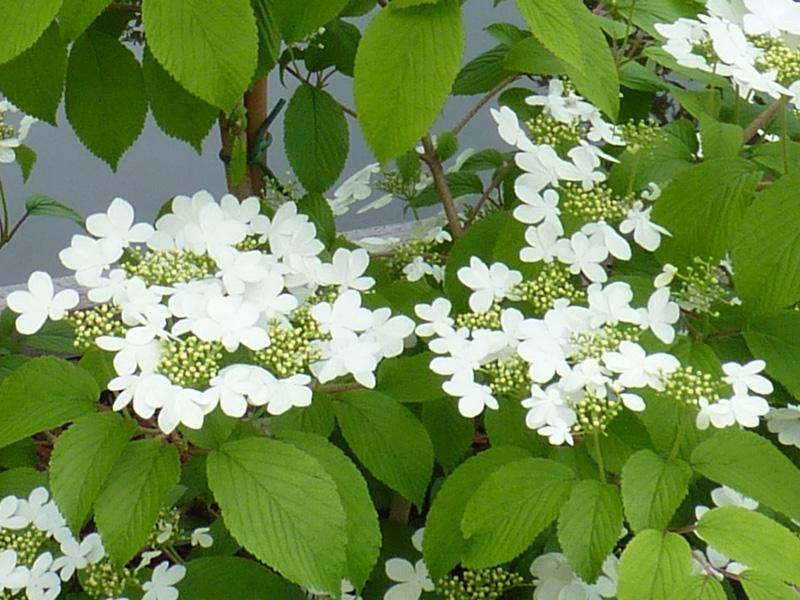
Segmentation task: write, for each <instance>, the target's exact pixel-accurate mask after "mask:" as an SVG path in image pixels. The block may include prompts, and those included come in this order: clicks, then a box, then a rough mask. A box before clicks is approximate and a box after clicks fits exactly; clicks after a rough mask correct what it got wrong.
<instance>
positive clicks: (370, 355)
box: [311, 329, 381, 388]
mask: <svg viewBox="0 0 800 600" xmlns="http://www.w3.org/2000/svg"><path fill="white" fill-rule="evenodd" d="M320 347H321V349H322V351H323V355H324V356H325V358H324V359H323V360H320V361H317V362H315V363H312V364H311V372H312V373H313V374H314V376H315V377H316V378H317V379H319V381H320V383H327V382H328V381H331V380H333V379H336V378H337V377H340V376H342V375H346V374H348V373H350V374H351V375H353V377H354V378H355V380H356V381H358V382H359V383H360V384H361V385H363V386H365V387H368V388H374V387H375V369H376V368H377V367H378V357H379V356H380V353H381V347H380V345H379V344H377V343H375V342H372V341H368V340H366V339H365V338H364V337H359V336H358V335H356V334H355V333H354V332H352V331H349V330H346V329H341V330H338V331H335V332H334V333H333V337H332V339H331V340H330V341H329V342H323V343H321V344H320Z"/></svg>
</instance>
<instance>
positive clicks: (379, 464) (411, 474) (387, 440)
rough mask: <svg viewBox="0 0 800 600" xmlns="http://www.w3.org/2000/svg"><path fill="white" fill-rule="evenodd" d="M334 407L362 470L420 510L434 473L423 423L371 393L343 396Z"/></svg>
mask: <svg viewBox="0 0 800 600" xmlns="http://www.w3.org/2000/svg"><path fill="white" fill-rule="evenodd" d="M334 407H335V410H336V417H337V419H338V421H339V427H340V429H341V430H342V435H343V436H344V439H345V440H346V441H347V444H348V445H349V446H350V448H351V449H352V450H353V452H354V453H355V455H356V456H357V457H358V459H359V460H360V461H361V462H362V463H363V464H364V466H365V467H367V469H369V471H370V472H371V473H372V474H373V475H374V476H375V477H376V478H377V479H379V480H380V481H382V482H383V483H385V484H386V485H388V486H389V487H391V488H392V489H394V490H396V491H398V492H399V493H400V494H402V495H403V496H404V497H406V498H408V499H409V500H411V501H413V502H414V503H415V504H417V505H418V506H419V505H421V504H422V501H423V500H424V498H425V490H426V489H427V487H428V482H429V481H430V478H431V472H432V470H433V443H432V442H431V440H430V437H429V436H428V432H427V431H425V427H424V426H423V425H422V423H420V422H419V419H417V417H415V416H414V414H413V413H412V412H411V411H410V410H408V409H407V408H406V407H405V406H403V405H402V404H399V403H398V402H396V401H395V400H392V399H391V398H389V397H388V396H385V395H383V394H381V393H378V392H373V391H369V390H357V391H353V392H347V393H345V394H342V395H341V396H340V397H339V399H338V400H337V401H336V402H334Z"/></svg>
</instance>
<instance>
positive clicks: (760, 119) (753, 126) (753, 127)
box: [742, 96, 789, 144]
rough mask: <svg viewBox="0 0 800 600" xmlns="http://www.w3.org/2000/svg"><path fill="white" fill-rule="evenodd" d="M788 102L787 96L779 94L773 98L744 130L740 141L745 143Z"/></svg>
mask: <svg viewBox="0 0 800 600" xmlns="http://www.w3.org/2000/svg"><path fill="white" fill-rule="evenodd" d="M787 102H789V96H781V97H780V98H778V99H777V100H775V101H774V102H773V103H772V104H770V105H769V106H768V107H767V108H766V109H764V112H762V113H761V114H760V115H758V116H757V117H756V118H755V119H754V120H753V122H752V123H750V125H749V126H748V127H747V129H745V130H744V135H743V136H742V143H743V144H746V143H748V142H749V141H750V140H752V139H753V138H754V137H756V136H757V135H758V132H759V131H760V130H761V129H763V128H764V127H765V126H766V125H767V124H768V123H769V122H770V121H771V120H772V118H773V117H774V116H775V115H777V114H778V111H779V110H781V109H782V108H783V107H784V106H786V103H787Z"/></svg>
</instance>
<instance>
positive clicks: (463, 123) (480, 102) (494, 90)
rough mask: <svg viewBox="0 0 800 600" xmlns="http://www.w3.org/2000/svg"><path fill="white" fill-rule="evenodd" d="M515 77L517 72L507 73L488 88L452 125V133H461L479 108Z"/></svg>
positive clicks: (517, 75) (517, 74)
mask: <svg viewBox="0 0 800 600" xmlns="http://www.w3.org/2000/svg"><path fill="white" fill-rule="evenodd" d="M517 77H519V73H513V74H511V75H509V76H508V77H506V78H505V79H503V81H501V82H500V83H498V84H497V85H496V86H494V87H493V88H492V89H491V90H489V91H488V92H487V93H486V95H485V96H483V97H482V98H481V99H480V100H478V103H477V104H476V105H475V106H473V107H472V108H471V109H469V111H468V112H467V114H466V115H464V118H463V119H461V120H460V121H459V122H458V124H457V125H456V126H455V127H453V130H452V133H453V135H458V134H459V133H461V130H462V129H464V127H466V126H467V123H469V122H470V121H471V120H472V117H474V116H475V115H477V114H478V113H479V112H480V110H481V109H482V108H483V107H484V106H486V104H487V103H488V102H489V100H491V99H492V98H494V97H495V96H496V95H497V94H498V93H500V91H501V90H502V89H503V88H504V87H506V86H507V85H508V84H510V83H511V82H512V81H514V80H515V79H517Z"/></svg>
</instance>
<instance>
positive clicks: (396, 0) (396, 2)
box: [390, 0, 441, 10]
mask: <svg viewBox="0 0 800 600" xmlns="http://www.w3.org/2000/svg"><path fill="white" fill-rule="evenodd" d="M437 2H441V0H393V3H392V4H391V5H390V8H391V9H392V10H398V9H401V8H409V7H411V6H419V5H420V4H436V3H437Z"/></svg>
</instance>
